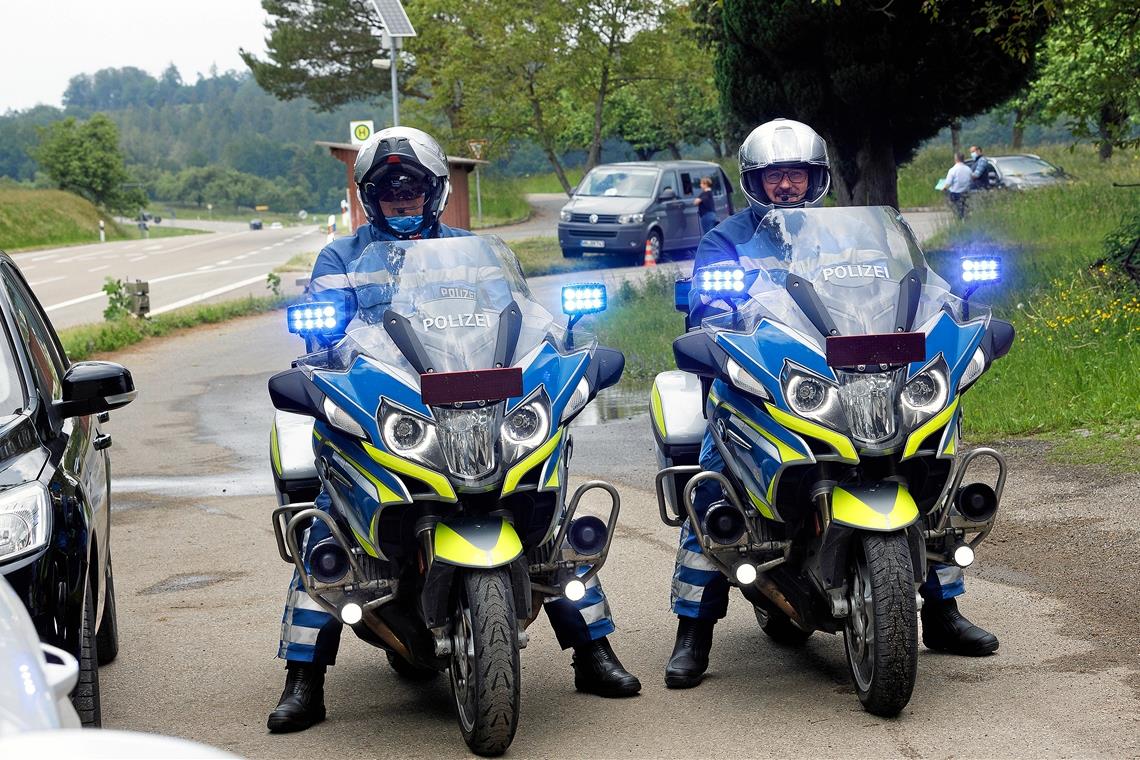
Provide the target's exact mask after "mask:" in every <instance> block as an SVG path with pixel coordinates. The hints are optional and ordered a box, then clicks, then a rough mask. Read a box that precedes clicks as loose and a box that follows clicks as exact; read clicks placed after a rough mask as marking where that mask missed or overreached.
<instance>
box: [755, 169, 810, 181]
mask: <svg viewBox="0 0 1140 760" xmlns="http://www.w3.org/2000/svg"><path fill="white" fill-rule="evenodd" d="M760 177H761V178H762V179H763V180H764V181H765V182H767V183H768V184H769V185H775V184H777V183H779V182H782V181H783V180H784V177H787V178H788V181H789V182H791V183H792V184H793V185H798V184H800V183H801V182H807V178H808V173H807V170H806V169H765V170H764V171H763V172H761V174H760Z"/></svg>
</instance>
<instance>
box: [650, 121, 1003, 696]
mask: <svg viewBox="0 0 1140 760" xmlns="http://www.w3.org/2000/svg"><path fill="white" fill-rule="evenodd" d="M740 184H741V187H742V189H743V190H744V195H745V197H747V199H748V208H746V209H744V210H743V211H741V212H739V213H737V214H734V215H733V216H731V217H729V218H728V219H726V220H724V221H723V222H721V223H720V224H719V225H718V226H717V227H716V228H715V229H713V230H712V231H711V232H709V233H708V234H707V235H705V236H704V238H702V239H701V243H700V246H699V247H698V248H697V255H696V261H695V263H694V271H695V270H697V269H699V268H701V267H703V266H708V265H710V264H715V263H717V262H724V261H731V262H736V261H740V255H739V253H738V250H737V246H743V245H744V244H746V243H748V242H749V241H750V240H751V239H752V237H753V235H754V234H755V232H756V228H757V225H758V224H759V222H760V220H761V219H762V218H763V216H764V214H766V213H768V212H769V211H771V210H772V209H773V208H805V207H807V208H812V207H816V206H819V205H821V204H822V203H823V198H824V196H826V195H827V191H828V189H829V188H830V186H831V164H830V161H829V159H828V155H827V145H826V144H825V143H824V141H823V138H821V137H820V136H819V135H818V134H816V132H815V130H813V129H812V128H811V127H809V126H807V125H806V124H802V123H800V122H798V121H791V120H789V119H775V120H773V121H770V122H767V123H765V124H761V125H760V126H759V127H757V128H756V129H754V130H753V131H752V133H751V134H750V135H749V136H748V138H747V139H746V140H745V141H744V143H743V144H742V145H741V146H740ZM745 263H748V262H745ZM718 310H719V309H718V305H717V304H716V303H715V302H712V301H710V299H709V297H708V296H705V295H702V294H701V293H699V292H698V291H696V290H695V289H694V290H693V291H692V292H690V295H689V311H690V317H689V323H690V324H692V325H699V324H700V323H701V320H702V319H703V318H704V317H706V316H708V315H710V314H713V313H716V312H717V311H718ZM700 463H701V467H702V468H703V469H705V470H715V471H717V472H723V471H724V460H723V459H722V458H721V456H720V452H719V451H717V448H716V445H715V443H714V442H713V438H712V435H710V434H709V433H705V438H704V441H703V443H702V445H701V453H700ZM721 496H722V494H721V492H720V487H719V486H718V485H716V484H715V483H714V482H712V481H705V482H703V483H701V485H700V486H698V487H697V489H696V494H695V496H694V499H693V506H694V509H695V511H696V512H697V515H698V516H699V517H702V518H703V517H704V514H705V512H706V511H707V510H708V508H709V506H710V505H711V504H712V503H713V502H714V501H715V500H717V499H719V498H721ZM728 588H729V584H728V580H727V579H726V578H725V577H724V576H723V575H722V574H721V572H720V571H719V570H718V569H717V568H716V566H715V565H713V564H712V563H711V562H710V561H709V560H708V559H707V558H705V557H704V556H703V555H702V553H701V547H700V544H699V543H697V540H696V537H695V536H694V535H693V533H692V531H691V530H690V527H689V524H688V521H686V522H685V524H684V525H682V527H681V546H680V549H679V550H678V551H677V562H676V566H675V568H674V571H673V587H672V593H671V598H672V606H673V612H674V613H675V614H676V615H677V618H678V624H677V641H676V644H675V645H674V647H673V654H672V656H670V658H669V662H668V664H667V665H666V666H665V685H666V686H668V687H669V688H671V689H687V688H692V687H693V686H696V685H698V684H699V683H700V682H701V681H702V680H703V679H704V674H705V670H707V669H708V665H709V650H710V649H711V648H712V632H713V626H714V625H715V624H716V621H717V620H719V619H721V618H723V617H724V616H725V614H726V613H727V612H728ZM920 591H921V593H922V596H923V599H924V604H923V607H922V640H923V643H925V644H926V646H927V647H929V648H931V649H936V650H940V651H945V652H950V653H953V654H961V655H975V656H976V655H985V654H990V653H992V652H994V651H995V650H996V649H997V647H998V641H997V637H996V636H994V635H993V634H992V633H989V632H988V631H986V630H984V629H982V628H980V627H978V626H976V625H974V624H973V623H971V622H970V621H969V620H967V619H966V618H965V617H963V616H962V614H961V613H960V612H959V611H958V607H957V604H956V603H955V601H954V597H956V596H958V595H960V594H962V593H963V592H964V591H965V588H964V587H963V585H962V569H961V568H959V567H957V566H949V565H940V564H932V565H931V566H930V570H929V575H928V577H927V579H926V581H925V582H924V583H923V584H922V586H921V589H920Z"/></svg>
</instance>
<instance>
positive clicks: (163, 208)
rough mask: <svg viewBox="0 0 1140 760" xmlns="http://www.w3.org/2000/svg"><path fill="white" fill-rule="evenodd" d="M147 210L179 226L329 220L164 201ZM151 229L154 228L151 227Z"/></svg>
mask: <svg viewBox="0 0 1140 760" xmlns="http://www.w3.org/2000/svg"><path fill="white" fill-rule="evenodd" d="M147 210H148V211H149V212H150V213H152V214H158V215H159V216H160V217H162V223H163V224H167V223H174V224H177V223H178V220H179V219H195V220H203V219H204V220H208V221H215V222H248V221H249V220H250V219H260V220H261V221H262V222H263V223H264V224H265V226H266V227H268V226H269V225H271V224H273V222H281V223H282V224H283V225H285V226H287V227H288V226H292V225H298V224H324V223H325V220H326V219H327V218H328V214H327V213H322V212H320V211H310V212H309V214H308V216H307V217H306V218H305V219H301V218H299V217H298V216H297V214H296V212H288V211H254V210H253V209H252V208H248V207H245V206H240V207H236V208H235V207H233V206H227V207H221V206H215V207H214V208H213V210H210V209H207V208H206V207H205V206H204V205H203V206H198V205H195V204H192V203H164V202H163V201H155V202H153V203H152V204H151V205H150V207H149V208H148V209H147ZM172 212H173V214H172ZM336 217H337V224H340V212H339V211H337V213H336ZM151 229H154V228H153V227H151Z"/></svg>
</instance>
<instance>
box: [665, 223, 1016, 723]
mask: <svg viewBox="0 0 1140 760" xmlns="http://www.w3.org/2000/svg"><path fill="white" fill-rule="evenodd" d="M739 253H740V263H739V264H738V263H736V262H734V263H733V264H731V265H718V266H713V267H708V268H702V269H700V270H698V271H697V272H695V273H694V276H693V277H692V279H691V280H690V281H684V280H682V281H680V282H678V287H677V302H678V303H677V306H678V308H679V309H681V310H683V311H685V310H687V306H688V295H689V289H690V288H695V289H698V290H699V291H700V292H701V293H702V294H704V295H705V296H706V297H707V298H709V299H717V300H719V304H718V305H719V306H720V307H722V309H723V311H722V312H721V313H716V314H714V315H713V316H710V317H707V318H705V319H704V320H703V321H702V322H701V324H700V325H694V326H693V327H692V329H691V330H690V331H689V332H687V333H686V334H685V335H684V336H682V337H680V338H678V339H676V340H675V341H674V343H673V350H674V354H675V358H676V362H677V367H678V370H675V371H671V372H665V373H663V374H661V375H659V376H658V377H657V378H656V380H655V382H654V385H653V389H652V403H651V409H652V415H651V416H652V421H653V429H654V437H655V442H656V452H657V458H658V462H659V466H660V467H661V469H660V472H659V473H658V475H657V478H656V485H657V496H658V503H659V508H660V513H661V519H662V520H663V521H664V522H665V523H666V524H668V525H673V526H678V525H681V524H682V522H683V521H684V520H685V519H688V520H689V524H690V526H691V530H693V531H694V533H695V535H696V537H697V539H698V540H699V542H700V545H701V548H702V551H703V552H704V554H705V555H706V556H707V557H708V558H709V559H710V560H711V561H712V562H713V563H714V564H715V566H716V567H717V568H718V569H719V570H720V571H721V572H722V573H723V574H724V575H725V576H727V577H728V579H729V582H730V583H732V584H733V585H735V586H736V587H738V588H739V589H740V590H741V592H742V593H743V595H744V596H745V597H746V598H747V599H748V600H749V601H750V602H751V603H752V604H753V605H754V607H755V610H756V617H757V620H758V622H759V623H760V625H761V627H762V628H763V630H764V631H765V632H766V633H767V634H768V635H769V636H770V637H771V638H772V639H774V640H775V641H777V642H779V643H783V644H788V645H795V644H802V643H803V642H804V641H806V640H807V638H808V637H809V636H810V635H811V633H812V632H813V631H816V630H819V631H826V632H828V633H837V632H839V631H842V632H843V640H844V648H845V651H846V659H847V663H848V667H849V671H850V675H851V680H852V682H853V684H854V686H855V690H856V692H857V694H858V697H859V700H860V701H861V702H862V704H863V706H864V708H865V709H866V710H868V711H869V712H871V713H873V714H876V715H881V716H893V715H896V714H898V713H899V712H900V711H901V710H902V709H903V708H904V707H905V706H906V704H907V702H908V701H909V699H910V696H911V692H912V689H913V687H914V683H915V677H916V670H917V611H918V609H919V606H920V605H921V597H919V596H918V595H917V594H916V588H917V586H918V584H920V583H921V581H922V580H923V578H924V576H925V572H926V563H927V560H928V559H929V560H934V561H937V562H942V563H946V564H958V565H960V566H963V567H964V566H966V565H969V564H970V563H971V562H972V561H973V558H974V549H975V548H976V547H977V546H978V544H979V543H980V542H981V541H982V540H983V539H984V538H985V537H986V535H987V534H988V533H989V532H990V529H991V528H992V526H993V523H994V519H995V516H996V513H997V509H998V504H999V502H1000V499H1001V492H1002V487H1003V485H1004V482H1005V469H1006V466H1005V462H1004V460H1003V458H1002V457H1001V455H1000V454H999V453H998V452H996V451H994V450H992V449H988V448H975V449H973V450H971V451H968V452H967V451H962V450H961V448H960V440H959V439H960V427H961V418H962V408H961V400H962V396H963V394H964V393H965V392H966V391H967V390H969V389H970V388H971V387H972V386H973V385H974V384H975V383H976V382H977V380H978V378H979V377H980V376H981V375H982V374H983V373H984V372H985V371H986V370H988V369H989V367H990V366H991V364H992V363H993V361H994V360H996V359H998V358H1000V357H1002V356H1004V355H1005V354H1006V353H1007V352H1008V351H1009V348H1010V346H1011V344H1012V342H1013V328H1012V326H1011V325H1010V324H1009V323H1008V322H1004V321H1002V320H999V319H996V318H993V317H991V315H990V311H989V309H987V308H985V307H983V306H979V305H977V304H971V303H970V302H969V296H970V294H971V293H972V292H973V290H974V289H975V288H976V287H978V286H980V285H982V284H986V283H988V282H992V281H995V280H997V279H998V277H999V274H1000V259H996V258H987V257H975V258H967V259H964V260H963V261H962V267H963V269H962V284H963V285H965V286H966V293H965V294H964V295H965V297H964V298H959V297H957V296H955V295H953V294H952V293H951V292H950V285H949V283H947V282H946V281H944V280H943V279H942V278H941V277H939V276H938V275H937V274H935V273H934V272H933V271H931V270H930V269H929V267H928V266H927V264H926V260H925V258H924V256H923V254H922V251H921V249H920V248H919V246H918V244H917V242H916V241H915V239H914V236H913V234H912V231H911V230H910V228H909V226H908V225H907V224H906V222H905V221H903V220H902V218H901V216H899V214H898V212H896V211H895V210H893V209H890V208H887V207H868V208H819V209H794V210H792V209H776V210H773V211H771V212H769V213H768V214H767V215H766V216H765V217H764V218H763V220H762V221H761V222H760V224H759V225H758V227H757V230H756V233H755V235H754V237H753V238H752V240H751V241H749V242H748V243H747V244H746V245H744V246H741V247H740V248H739ZM682 304H683V305H682ZM687 327H688V326H687ZM702 384H703V387H702ZM705 394H707V395H705ZM706 428H707V430H708V431H709V432H711V435H712V439H713V441H714V442H715V445H716V447H717V449H718V450H719V453H720V454H721V456H722V457H723V459H724V462H725V465H726V466H725V469H724V472H723V474H722V473H719V472H714V471H705V470H703V469H702V468H701V467H700V466H699V464H698V463H697V458H698V451H699V448H700V445H701V440H702V437H703V435H704V433H705V430H706ZM987 459H988V460H992V462H993V463H996V472H997V475H996V478H993V480H996V483H994V484H993V485H991V484H990V483H989V482H983V481H978V482H972V481H971V480H970V479H968V478H967V477H966V473H967V469H969V468H970V466H971V464H972V463H975V462H979V461H980V460H987ZM975 470H976V468H975ZM992 470H993V464H991V465H990V466H989V467H987V471H992ZM706 480H712V481H714V482H716V483H717V484H719V485H720V487H721V489H722V490H723V494H724V495H723V498H722V499H720V500H717V501H714V502H713V503H712V505H711V506H710V507H709V509H708V510H707V512H706V513H705V515H704V516H703V519H698V513H697V511H696V510H695V509H694V503H693V494H694V490H695V488H696V487H697V486H698V484H700V483H701V482H703V481H706Z"/></svg>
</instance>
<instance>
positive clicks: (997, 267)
mask: <svg viewBox="0 0 1140 760" xmlns="http://www.w3.org/2000/svg"><path fill="white" fill-rule="evenodd" d="M999 280H1001V257H1000V256H967V257H965V258H963V259H962V282H969V283H975V282H976V283H984V282H998V281H999Z"/></svg>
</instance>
